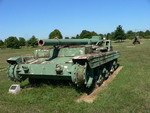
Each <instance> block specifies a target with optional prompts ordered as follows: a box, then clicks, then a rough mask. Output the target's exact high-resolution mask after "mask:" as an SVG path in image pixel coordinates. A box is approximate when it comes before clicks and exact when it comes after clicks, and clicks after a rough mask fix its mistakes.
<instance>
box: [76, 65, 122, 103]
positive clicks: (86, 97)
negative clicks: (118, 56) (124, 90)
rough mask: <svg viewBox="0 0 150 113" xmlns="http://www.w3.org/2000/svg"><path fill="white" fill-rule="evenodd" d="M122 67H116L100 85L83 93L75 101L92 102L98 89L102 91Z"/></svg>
mask: <svg viewBox="0 0 150 113" xmlns="http://www.w3.org/2000/svg"><path fill="white" fill-rule="evenodd" d="M122 68H123V66H120V67H118V68H117V70H115V71H114V73H113V74H112V75H111V76H110V77H109V78H108V79H107V80H105V81H104V82H103V84H102V85H101V86H100V87H98V88H96V89H94V91H93V92H92V93H91V94H90V95H87V94H83V95H81V96H80V97H79V98H78V99H77V100H76V101H77V102H82V101H84V102H87V103H93V101H94V99H95V98H96V97H97V94H98V93H99V92H100V91H102V90H103V89H104V88H105V87H106V86H107V85H108V84H109V83H110V82H111V81H112V80H113V79H114V78H115V77H116V75H117V74H118V73H119V71H120V70H121V69H122Z"/></svg>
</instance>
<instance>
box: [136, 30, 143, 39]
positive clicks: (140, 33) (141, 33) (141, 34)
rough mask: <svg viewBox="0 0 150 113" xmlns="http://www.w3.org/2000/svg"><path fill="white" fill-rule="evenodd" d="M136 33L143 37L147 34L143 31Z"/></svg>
mask: <svg viewBox="0 0 150 113" xmlns="http://www.w3.org/2000/svg"><path fill="white" fill-rule="evenodd" d="M136 34H137V35H138V36H140V37H142V38H144V36H145V35H144V32H143V31H138V32H137V33H136Z"/></svg>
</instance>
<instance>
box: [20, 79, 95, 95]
mask: <svg viewBox="0 0 150 113" xmlns="http://www.w3.org/2000/svg"><path fill="white" fill-rule="evenodd" d="M35 81H36V82H35ZM43 85H49V86H52V87H54V88H56V87H61V88H63V87H68V88H74V89H76V91H77V92H78V93H79V94H80V93H81V94H82V93H86V94H90V93H92V91H93V90H94V86H91V87H90V88H87V87H86V86H85V85H81V86H77V85H76V84H73V83H72V82H71V81H68V80H47V79H36V80H34V83H33V81H32V83H31V82H28V83H27V84H25V85H22V86H21V88H22V89H27V88H38V87H43Z"/></svg>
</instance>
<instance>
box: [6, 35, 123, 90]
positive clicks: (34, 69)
mask: <svg viewBox="0 0 150 113" xmlns="http://www.w3.org/2000/svg"><path fill="white" fill-rule="evenodd" d="M39 45H40V46H44V45H53V46H54V47H53V48H50V49H39V50H36V51H35V52H34V56H24V57H12V58H9V59H8V60H7V62H8V63H9V64H10V65H9V67H8V77H9V78H10V80H12V81H20V82H21V81H24V80H25V79H26V78H29V82H31V83H34V82H36V81H39V80H40V79H50V80H60V79H61V80H70V81H72V82H73V83H74V84H76V85H77V86H81V85H85V86H86V87H88V88H89V87H91V86H92V84H95V85H97V86H99V85H100V84H101V83H102V82H103V81H104V80H105V79H106V78H108V77H109V75H110V74H111V73H112V72H113V71H114V70H115V69H116V68H117V59H118V57H119V56H120V53H119V52H117V51H113V50H112V46H111V41H109V40H102V38H100V37H98V36H95V37H93V38H92V39H53V40H39Z"/></svg>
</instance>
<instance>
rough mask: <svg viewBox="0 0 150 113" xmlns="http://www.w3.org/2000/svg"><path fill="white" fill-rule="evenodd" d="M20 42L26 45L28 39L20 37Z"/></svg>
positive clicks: (21, 44)
mask: <svg viewBox="0 0 150 113" xmlns="http://www.w3.org/2000/svg"><path fill="white" fill-rule="evenodd" d="M19 44H20V46H25V45H26V40H25V39H24V38H23V37H19Z"/></svg>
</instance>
